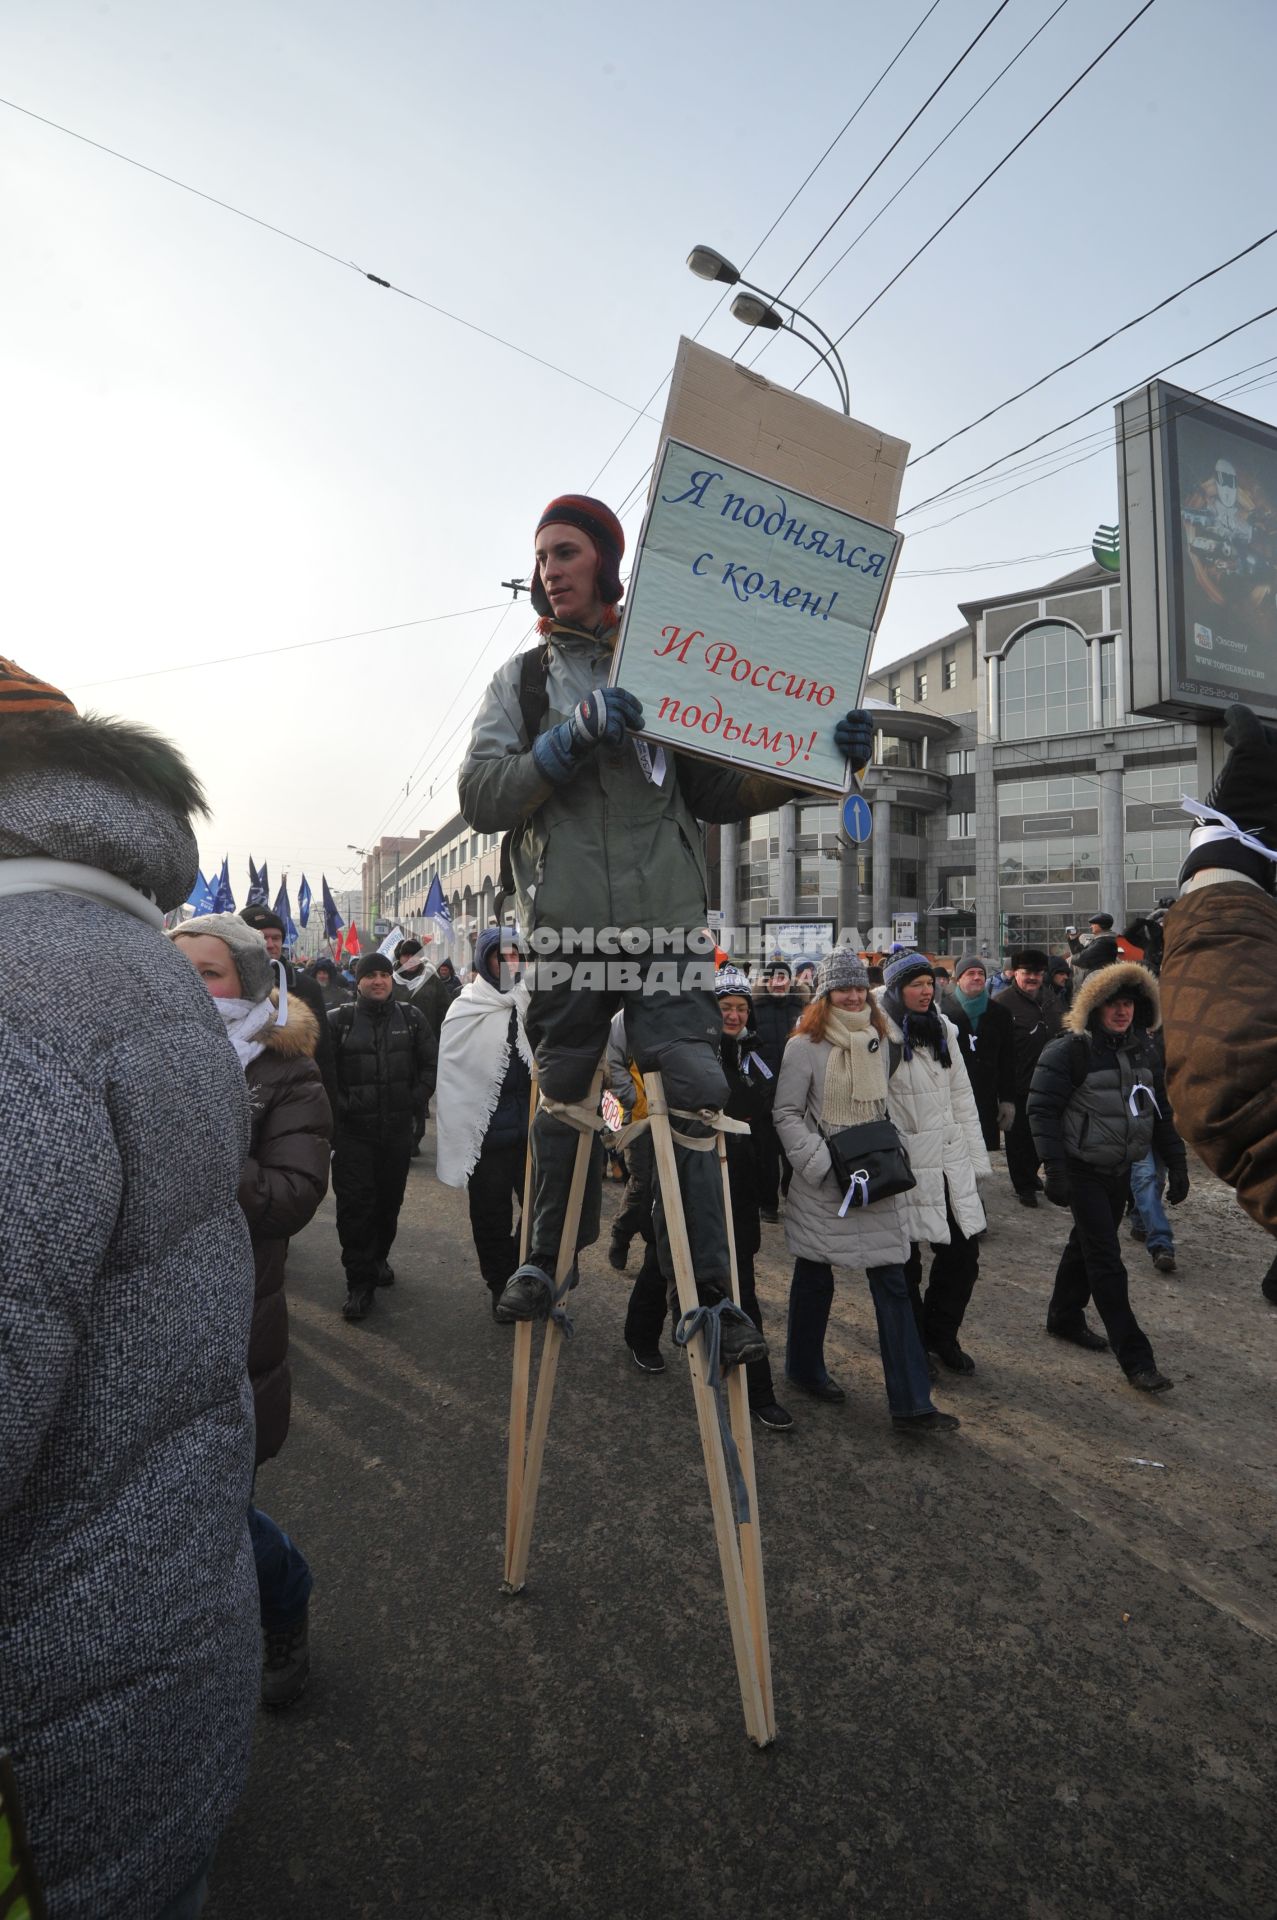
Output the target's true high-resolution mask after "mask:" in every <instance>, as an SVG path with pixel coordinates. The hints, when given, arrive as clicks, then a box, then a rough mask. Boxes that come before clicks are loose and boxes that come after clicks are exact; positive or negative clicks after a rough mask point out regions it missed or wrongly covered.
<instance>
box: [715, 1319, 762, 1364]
mask: <svg viewBox="0 0 1277 1920" xmlns="http://www.w3.org/2000/svg"><path fill="white" fill-rule="evenodd" d="M718 1324H719V1336H718V1364H719V1366H720V1367H721V1368H722V1369H723V1371H724V1373H725V1372H726V1371H727V1369H728V1367H747V1366H748V1365H749V1363H750V1361H751V1360H765V1359H766V1358H767V1342H766V1341H765V1340H764V1338H763V1336H762V1334H761V1333H760V1332H759V1331H758V1328H757V1327H756V1326H755V1325H754V1323H753V1321H752V1320H737V1319H736V1318H735V1317H733V1318H732V1319H730V1320H720V1321H719V1323H718Z"/></svg>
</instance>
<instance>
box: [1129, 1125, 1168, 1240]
mask: <svg viewBox="0 0 1277 1920" xmlns="http://www.w3.org/2000/svg"><path fill="white" fill-rule="evenodd" d="M1165 1185H1166V1162H1165V1161H1164V1160H1163V1159H1162V1158H1161V1156H1160V1155H1159V1154H1156V1153H1154V1151H1153V1149H1152V1147H1150V1148H1149V1150H1148V1152H1147V1153H1146V1154H1145V1156H1144V1158H1143V1159H1142V1160H1137V1161H1136V1163H1135V1165H1134V1166H1133V1167H1132V1168H1131V1199H1132V1200H1133V1201H1134V1203H1135V1214H1136V1217H1137V1219H1138V1220H1139V1222H1140V1224H1141V1226H1142V1227H1143V1228H1144V1238H1145V1241H1146V1242H1147V1245H1148V1250H1149V1252H1150V1253H1163V1252H1165V1253H1174V1251H1175V1235H1174V1234H1173V1233H1172V1232H1171V1223H1170V1221H1169V1220H1168V1219H1167V1218H1166V1208H1165V1207H1164V1206H1163V1205H1162V1192H1163V1189H1164V1188H1165Z"/></svg>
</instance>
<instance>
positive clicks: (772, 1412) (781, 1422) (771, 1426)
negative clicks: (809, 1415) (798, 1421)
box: [750, 1400, 794, 1433]
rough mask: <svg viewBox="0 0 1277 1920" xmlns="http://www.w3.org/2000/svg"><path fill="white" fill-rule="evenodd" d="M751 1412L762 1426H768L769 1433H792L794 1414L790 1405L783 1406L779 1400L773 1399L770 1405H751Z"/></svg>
mask: <svg viewBox="0 0 1277 1920" xmlns="http://www.w3.org/2000/svg"><path fill="white" fill-rule="evenodd" d="M750 1412H751V1413H752V1415H753V1416H754V1418H755V1420H757V1422H758V1424H759V1426H760V1427H766V1429H767V1431H768V1433H792V1432H793V1431H794V1416H793V1414H792V1413H791V1412H790V1411H789V1409H788V1407H782V1406H781V1404H780V1402H779V1400H773V1401H772V1403H771V1405H770V1406H769V1407H751V1408H750Z"/></svg>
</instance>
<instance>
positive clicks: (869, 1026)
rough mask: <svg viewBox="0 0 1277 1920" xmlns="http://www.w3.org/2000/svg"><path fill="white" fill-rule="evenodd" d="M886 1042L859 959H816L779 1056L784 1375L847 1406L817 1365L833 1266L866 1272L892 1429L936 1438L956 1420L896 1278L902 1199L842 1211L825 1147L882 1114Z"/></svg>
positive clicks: (900, 1263)
mask: <svg viewBox="0 0 1277 1920" xmlns="http://www.w3.org/2000/svg"><path fill="white" fill-rule="evenodd" d="M885 1034H886V1023H885V1021H884V1020H883V1018H882V1016H881V1015H880V1014H879V1013H878V1012H877V1011H876V1009H874V1008H873V1007H871V1006H870V1005H869V976H868V974H867V972H866V970H865V965H864V962H863V961H862V960H861V958H860V956H859V955H858V954H856V953H853V952H852V951H851V950H850V949H849V948H847V947H837V948H835V949H834V951H833V952H832V953H831V954H829V955H827V957H826V958H825V959H824V960H822V961H821V963H820V967H819V970H818V972H817V974H816V985H815V989H814V992H813V995H812V1000H811V1004H810V1006H809V1007H808V1008H807V1011H806V1012H805V1013H804V1014H803V1017H802V1019H801V1020H800V1021H799V1023H798V1026H797V1028H796V1029H795V1031H794V1033H793V1034H792V1036H791V1037H790V1040H789V1044H788V1045H787V1046H786V1048H785V1054H784V1058H783V1060H782V1062H781V1069H780V1076H779V1079H778V1081H777V1085H776V1102H775V1106H774V1108H773V1112H772V1118H773V1120H774V1123H775V1127H776V1131H777V1133H778V1134H779V1136H780V1141H781V1145H782V1146H783V1147H784V1149H785V1153H786V1156H787V1157H788V1159H789V1163H790V1165H791V1166H792V1168H793V1170H794V1177H793V1180H792V1181H791V1183H790V1188H789V1198H788V1200H787V1201H786V1203H785V1240H786V1243H787V1245H788V1247H789V1250H790V1252H791V1253H792V1254H793V1255H794V1256H795V1259H794V1278H793V1283H792V1286H791V1288H790V1294H789V1333H788V1342H787V1346H786V1352H785V1371H786V1373H787V1374H788V1376H789V1378H790V1379H791V1380H792V1381H793V1383H794V1385H795V1386H797V1387H801V1388H803V1389H804V1390H805V1391H806V1392H808V1393H810V1394H813V1395H814V1396H815V1397H816V1398H817V1399H818V1400H831V1401H837V1400H843V1399H845V1398H846V1395H845V1393H844V1392H843V1389H842V1388H841V1387H840V1386H839V1385H838V1383H837V1381H835V1380H831V1379H830V1377H829V1370H828V1368H827V1367H826V1365H825V1329H826V1327H827V1325H828V1323H829V1309H830V1305H831V1304H832V1301H833V1297H834V1275H833V1269H834V1267H835V1266H840V1267H864V1268H866V1269H867V1270H868V1275H869V1289H870V1292H871V1293H872V1295H873V1303H874V1311H875V1313H876V1315H877V1319H878V1344H879V1348H880V1350H881V1353H882V1370H883V1376H884V1379H885V1381H886V1387H887V1405H888V1407H889V1409H890V1411H891V1418H892V1421H893V1423H894V1424H895V1425H896V1426H897V1427H899V1428H900V1429H901V1430H902V1431H904V1432H910V1433H920V1432H926V1431H933V1432H934V1431H937V1430H943V1429H948V1428H952V1427H956V1426H957V1425H958V1422H957V1420H955V1419H954V1417H953V1415H952V1414H948V1413H939V1412H937V1410H936V1408H935V1407H934V1406H933V1405H932V1403H931V1382H930V1378H929V1376H928V1372H927V1361H926V1355H925V1353H924V1352H923V1347H922V1341H921V1339H920V1338H919V1335H918V1327H917V1324H916V1322H915V1319H914V1315H913V1311H912V1308H911V1306H910V1303H909V1290H908V1284H907V1282H906V1280H905V1273H904V1262H905V1260H906V1258H907V1257H908V1252H909V1233H908V1228H907V1224H906V1218H905V1212H904V1206H903V1199H904V1197H907V1196H900V1195H893V1196H891V1197H890V1198H888V1199H885V1200H879V1201H876V1202H875V1203H874V1204H873V1205H872V1206H869V1207H864V1208H861V1207H848V1208H847V1209H846V1211H845V1212H843V1213H842V1214H840V1213H839V1209H840V1207H841V1206H842V1203H843V1194H842V1191H841V1189H840V1188H839V1185H838V1183H837V1181H836V1180H835V1178H834V1175H833V1164H832V1161H831V1158H830V1153H829V1146H828V1140H827V1135H828V1134H829V1133H836V1132H838V1131H839V1130H840V1129H841V1128H843V1127H850V1126H856V1125H859V1124H860V1123H861V1122H865V1121H870V1120H881V1119H884V1118H885V1117H886V1114H887V1075H888V1065H889V1052H888V1048H887V1044H886V1039H885Z"/></svg>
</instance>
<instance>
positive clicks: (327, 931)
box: [319, 874, 346, 940]
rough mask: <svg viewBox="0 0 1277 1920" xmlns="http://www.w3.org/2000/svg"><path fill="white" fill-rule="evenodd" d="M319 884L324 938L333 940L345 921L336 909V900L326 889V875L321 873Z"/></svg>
mask: <svg viewBox="0 0 1277 1920" xmlns="http://www.w3.org/2000/svg"><path fill="white" fill-rule="evenodd" d="M319 884H320V886H321V887H322V888H323V890H324V938H325V940H335V939H336V938H337V935H338V934H339V933H340V932H341V929H342V928H343V927H344V926H345V924H346V922H345V921H344V920H343V919H342V917H341V915H340V914H339V913H338V911H337V902H336V901H335V900H334V899H333V897H332V894H331V893H330V892H329V891H328V876H327V874H321V875H320V879H319Z"/></svg>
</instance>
